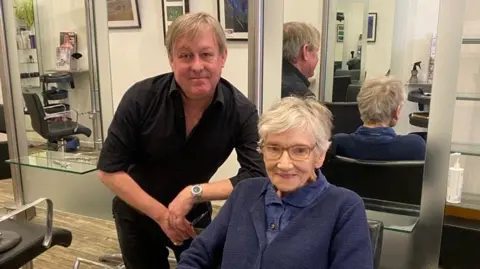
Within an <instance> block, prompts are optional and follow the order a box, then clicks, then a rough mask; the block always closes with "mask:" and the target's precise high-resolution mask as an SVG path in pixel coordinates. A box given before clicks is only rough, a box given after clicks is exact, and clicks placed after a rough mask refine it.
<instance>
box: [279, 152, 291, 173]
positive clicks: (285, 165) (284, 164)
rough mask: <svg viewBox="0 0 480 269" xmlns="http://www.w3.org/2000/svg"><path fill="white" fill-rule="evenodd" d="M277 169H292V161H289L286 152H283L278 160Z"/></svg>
mask: <svg viewBox="0 0 480 269" xmlns="http://www.w3.org/2000/svg"><path fill="white" fill-rule="evenodd" d="M277 167H278V168H280V169H291V168H292V167H293V163H292V159H290V155H289V154H288V151H286V150H285V151H283V153H282V155H281V156H280V158H279V159H278V163H277Z"/></svg>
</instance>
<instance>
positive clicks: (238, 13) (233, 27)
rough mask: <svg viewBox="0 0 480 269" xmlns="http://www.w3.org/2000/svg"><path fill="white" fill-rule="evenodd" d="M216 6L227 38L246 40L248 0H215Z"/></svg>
mask: <svg viewBox="0 0 480 269" xmlns="http://www.w3.org/2000/svg"><path fill="white" fill-rule="evenodd" d="M217 7H218V20H219V22H220V24H221V25H222V27H223V29H224V31H225V36H226V38H227V40H236V41H248V0H217Z"/></svg>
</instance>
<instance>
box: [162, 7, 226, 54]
mask: <svg viewBox="0 0 480 269" xmlns="http://www.w3.org/2000/svg"><path fill="white" fill-rule="evenodd" d="M205 27H206V28H210V29H211V30H212V31H213V36H214V37H215V42H217V45H218V50H219V51H220V53H221V54H223V53H225V50H226V49H227V39H226V37H225V32H224V30H223V28H222V26H221V25H220V23H219V22H218V20H217V19H215V18H214V17H213V16H211V15H210V14H208V13H205V12H197V13H187V14H184V15H182V16H180V17H177V18H176V19H175V20H174V21H173V22H172V24H171V25H170V27H169V30H168V32H167V36H166V38H165V47H166V48H167V52H168V57H169V58H170V59H171V57H172V53H173V48H174V46H175V43H176V42H177V41H178V40H179V39H180V38H182V37H185V36H186V37H188V38H190V39H194V38H195V37H196V36H197V34H198V32H199V31H200V30H202V29H205Z"/></svg>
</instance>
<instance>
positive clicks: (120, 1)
mask: <svg viewBox="0 0 480 269" xmlns="http://www.w3.org/2000/svg"><path fill="white" fill-rule="evenodd" d="M107 12H108V28H110V29H128V28H141V27H142V25H141V22H140V13H139V12H138V3H137V0H107Z"/></svg>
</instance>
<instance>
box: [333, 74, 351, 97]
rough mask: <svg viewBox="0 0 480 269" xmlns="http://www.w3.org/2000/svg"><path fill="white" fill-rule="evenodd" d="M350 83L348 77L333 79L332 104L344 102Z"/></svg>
mask: <svg viewBox="0 0 480 269" xmlns="http://www.w3.org/2000/svg"><path fill="white" fill-rule="evenodd" d="M351 83H352V80H351V78H350V76H335V77H333V93H332V102H345V97H346V95H347V89H348V85H350V84H351Z"/></svg>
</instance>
